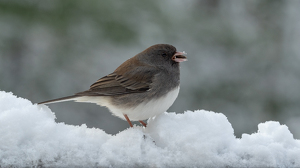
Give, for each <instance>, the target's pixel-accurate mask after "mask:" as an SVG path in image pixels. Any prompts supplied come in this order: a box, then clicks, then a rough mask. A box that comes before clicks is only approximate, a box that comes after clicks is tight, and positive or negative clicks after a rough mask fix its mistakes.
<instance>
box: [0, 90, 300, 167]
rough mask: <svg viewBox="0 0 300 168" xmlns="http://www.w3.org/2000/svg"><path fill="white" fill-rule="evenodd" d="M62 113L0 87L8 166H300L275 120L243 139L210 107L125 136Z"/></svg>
mask: <svg viewBox="0 0 300 168" xmlns="http://www.w3.org/2000/svg"><path fill="white" fill-rule="evenodd" d="M54 119H55V115H54V113H53V112H51V110H50V109H49V108H48V107H47V106H45V105H37V104H32V103H31V102H30V101H29V100H26V99H23V98H17V97H16V96H14V95H13V94H12V93H6V92H3V91H0V167H9V166H12V167H15V166H17V167H25V166H30V167H31V166H42V167H300V141H299V140H296V139H294V138H293V135H292V134H291V132H290V131H289V130H288V127H287V126H285V125H280V124H279V123H278V122H273V121H269V122H265V123H261V124H259V125H258V131H257V133H253V134H251V135H249V134H243V135H242V138H241V139H239V138H236V137H235V136H234V134H233V133H234V130H233V128H232V126H231V124H230V123H229V122H228V120H227V118H226V116H224V115H223V114H221V113H214V112H208V111H204V110H197V111H194V112H192V111H186V112H185V113H183V114H175V113H164V114H161V115H159V116H157V117H154V118H151V119H149V120H148V126H147V128H143V127H140V126H135V127H133V128H128V129H126V130H124V131H122V132H120V133H118V134H117V135H109V134H106V133H105V132H104V131H103V130H101V129H97V128H87V127H86V125H81V126H72V125H66V124H64V123H56V122H55V120H54Z"/></svg>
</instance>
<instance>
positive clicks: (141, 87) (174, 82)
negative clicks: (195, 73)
mask: <svg viewBox="0 0 300 168" xmlns="http://www.w3.org/2000/svg"><path fill="white" fill-rule="evenodd" d="M185 55H186V53H185V52H178V51H177V50H176V48H175V47H174V46H172V45H169V44H156V45H153V46H151V47H149V48H147V49H146V50H144V51H143V52H141V53H139V54H137V55H136V56H134V57H132V58H130V59H128V60H127V61H125V62H124V63H123V64H121V65H120V66H119V67H118V68H117V69H116V70H115V71H114V72H113V73H111V74H109V75H107V76H104V77H102V78H100V79H99V80H97V81H96V82H95V83H93V84H92V85H91V86H90V89H89V90H87V91H83V92H79V93H76V94H74V95H72V96H67V97H62V98H58V99H53V100H48V101H44V102H40V103H38V104H50V103H57V102H64V101H72V100H73V101H76V102H86V103H96V104H98V105H100V106H106V107H107V108H108V109H109V110H110V111H111V113H113V114H114V115H115V116H117V117H120V118H121V119H124V120H126V121H127V122H128V123H129V125H130V127H133V125H132V123H131V121H139V122H140V123H141V124H142V125H143V126H145V127H146V126H147V124H146V123H145V122H143V121H142V120H146V119H149V118H150V117H154V116H156V115H158V114H161V113H163V112H165V111H166V110H167V109H168V108H169V107H170V106H171V105H172V104H173V103H174V101H175V99H176V98H177V96H178V93H179V84H180V70H179V63H180V62H183V61H187V58H186V56H185Z"/></svg>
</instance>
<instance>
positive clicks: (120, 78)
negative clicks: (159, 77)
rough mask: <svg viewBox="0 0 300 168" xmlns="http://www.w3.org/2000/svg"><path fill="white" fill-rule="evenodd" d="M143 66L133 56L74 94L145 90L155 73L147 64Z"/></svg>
mask: <svg viewBox="0 0 300 168" xmlns="http://www.w3.org/2000/svg"><path fill="white" fill-rule="evenodd" d="M145 66H146V65H143V64H141V63H140V62H138V61H136V59H135V57H133V58H131V59H129V60H127V61H126V62H124V63H123V64H122V65H120V66H119V67H118V68H117V69H116V70H115V71H114V72H113V73H111V74H109V75H107V76H105V77H103V78H101V79H99V80H98V81H96V82H95V83H93V84H92V85H91V87H90V89H89V90H87V91H84V92H80V93H77V94H76V95H78V96H113V95H122V94H130V93H139V92H145V91H147V90H149V89H150V88H151V83H152V78H153V77H154V75H155V74H156V73H157V71H156V69H155V68H152V67H149V66H147V68H145ZM121 69H122V70H121ZM124 69H126V71H124ZM124 72H125V73H124Z"/></svg>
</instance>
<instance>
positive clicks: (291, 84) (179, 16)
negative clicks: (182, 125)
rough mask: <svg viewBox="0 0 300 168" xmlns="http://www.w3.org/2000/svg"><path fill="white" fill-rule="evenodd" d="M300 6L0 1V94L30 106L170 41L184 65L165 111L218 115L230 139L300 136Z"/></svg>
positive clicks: (205, 0)
mask: <svg viewBox="0 0 300 168" xmlns="http://www.w3.org/2000/svg"><path fill="white" fill-rule="evenodd" d="M299 9H300V1H298V0H252V1H241V0H226V1H225V0H185V1H181V0H152V1H140V0H128V1H121V0H119V1H110V0H103V1H98V0H90V1H81V0H64V1H61V0H51V1H50V0H46V1H38V0H0V78H1V80H0V90H3V91H6V92H13V93H14V94H15V95H17V96H19V97H23V98H26V99H29V100H31V101H32V102H33V103H38V102H41V101H45V100H49V99H54V98H59V97H63V96H68V95H72V94H74V93H76V92H80V91H84V90H87V89H89V86H90V85H91V84H92V83H94V82H95V81H96V80H98V79H99V78H101V77H103V76H105V75H107V74H109V73H111V72H113V71H114V70H115V69H116V68H117V66H119V65H120V64H121V63H122V62H124V61H125V60H127V59H128V58H130V57H132V56H134V55H136V54H137V53H139V52H141V51H143V50H144V49H146V48H147V47H149V46H151V45H153V44H157V43H168V44H172V45H174V46H175V47H176V48H177V50H179V51H186V52H187V53H188V55H187V56H188V60H189V61H188V62H184V63H182V64H181V90H180V93H179V96H178V98H177V100H176V101H175V103H174V104H173V106H172V107H171V108H170V109H169V110H168V111H169V112H177V113H182V112H184V111H185V110H197V109H205V110H209V111H214V112H219V113H223V114H225V115H226V116H227V118H228V120H229V122H230V123H231V124H232V126H233V128H234V130H235V135H236V136H237V137H240V136H241V134H242V133H249V134H250V133H253V132H256V131H257V124H259V123H261V122H265V121H269V120H275V121H279V122H280V123H281V124H286V125H287V126H288V127H289V129H290V131H291V132H292V133H293V134H294V137H295V138H298V139H299V138H300V66H299V63H300V47H299V46H300V45H299V44H300V10H299ZM49 107H50V108H51V109H52V111H53V112H55V114H56V117H57V122H64V123H66V124H72V125H81V124H84V123H86V124H87V126H88V127H96V128H100V129H103V130H104V131H106V132H107V133H111V134H116V133H118V132H119V131H122V130H124V129H125V128H128V127H129V126H128V124H127V122H126V121H123V120H120V119H119V118H116V117H113V116H112V115H111V113H109V112H108V110H107V109H106V108H104V107H99V106H97V105H95V104H88V103H74V102H66V103H59V104H51V105H49ZM136 124H138V123H136Z"/></svg>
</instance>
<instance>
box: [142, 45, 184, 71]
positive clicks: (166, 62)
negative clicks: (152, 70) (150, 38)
mask: <svg viewBox="0 0 300 168" xmlns="http://www.w3.org/2000/svg"><path fill="white" fill-rule="evenodd" d="M184 54H185V53H183V52H178V51H177V50H176V48H175V47H174V46H172V45H169V44H156V45H153V46H151V47H149V48H147V49H146V50H144V51H143V52H141V53H139V54H138V55H137V58H138V59H139V60H140V61H142V62H144V63H146V64H149V65H154V66H178V64H179V62H183V61H186V60H187V59H186V57H185V56H184Z"/></svg>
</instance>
